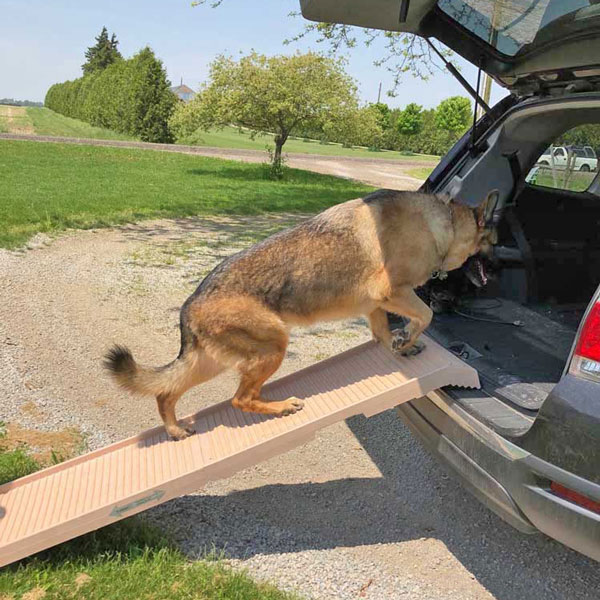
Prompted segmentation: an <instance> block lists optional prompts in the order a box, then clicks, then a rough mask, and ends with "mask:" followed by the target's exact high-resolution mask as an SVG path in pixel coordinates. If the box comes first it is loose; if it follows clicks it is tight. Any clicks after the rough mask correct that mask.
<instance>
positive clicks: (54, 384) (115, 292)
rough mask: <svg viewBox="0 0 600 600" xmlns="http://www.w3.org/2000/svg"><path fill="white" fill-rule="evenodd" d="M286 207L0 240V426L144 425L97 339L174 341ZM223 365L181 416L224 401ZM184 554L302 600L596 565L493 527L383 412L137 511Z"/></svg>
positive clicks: (418, 593) (165, 353)
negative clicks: (191, 300) (226, 261)
mask: <svg viewBox="0 0 600 600" xmlns="http://www.w3.org/2000/svg"><path fill="white" fill-rule="evenodd" d="M297 218H298V217H294V216H289V215H281V216H269V217H262V218H257V217H252V218H240V219H236V218H228V219H182V220H165V221H155V222H144V223H143V224H140V225H135V226H128V227H123V228H116V229H105V230H99V231H87V232H70V233H69V232H68V233H66V234H63V235H61V236H60V237H59V238H58V239H56V240H54V241H52V242H51V243H50V240H49V239H48V238H45V237H44V236H38V237H37V238H35V239H34V240H33V241H32V243H31V244H30V249H29V250H27V251H23V252H8V251H4V250H0V281H2V302H0V388H1V389H2V392H3V393H2V397H3V399H2V403H1V405H0V419H2V420H5V421H12V422H19V423H20V424H21V425H23V426H27V427H32V428H37V429H43V430H55V429H61V428H65V427H67V426H76V427H78V428H80V429H81V430H82V431H83V432H84V433H85V435H86V436H87V439H88V445H89V446H90V447H91V448H96V447H99V446H102V445H104V444H106V443H108V442H110V441H114V440H117V439H119V438H121V437H123V436H125V435H131V434H133V433H135V432H137V431H139V430H140V429H143V428H147V427H150V426H153V425H155V424H157V423H158V422H159V419H158V415H157V412H156V408H155V406H154V403H153V402H152V401H150V400H147V399H140V398H132V397H130V396H128V395H126V394H123V393H121V392H119V391H118V390H116V389H115V388H114V387H113V386H112V385H111V384H110V383H109V382H108V381H107V379H106V377H105V375H104V374H103V373H102V371H101V368H100V360H101V356H102V354H103V352H104V351H105V350H106V348H107V347H108V346H109V344H110V343H111V342H113V341H118V342H122V343H127V344H128V345H130V347H131V348H132V349H133V351H134V353H135V354H136V356H137V357H138V358H139V359H140V361H141V362H144V363H148V364H156V365H158V364H164V363H166V362H167V361H169V360H171V359H172V358H173V357H174V356H175V355H176V353H177V351H178V331H177V321H178V309H179V306H180V305H181V303H182V302H183V301H184V299H185V298H186V296H187V295H188V294H189V292H190V291H191V290H192V289H193V288H194V286H195V284H196V283H197V281H198V280H199V279H200V278H201V277H202V276H203V275H204V274H205V273H206V272H207V271H208V270H209V269H210V268H211V267H212V266H213V265H214V264H215V263H216V262H217V261H219V260H221V259H222V258H223V257H225V256H227V255H229V254H230V253H232V252H234V251H236V250H238V249H240V248H243V247H246V246H247V245H248V244H250V243H252V241H254V240H255V239H258V238H259V237H261V236H262V235H266V234H268V233H271V232H272V231H274V230H275V229H277V228H279V227H283V226H285V225H288V224H291V223H292V222H294V221H295V220H297ZM368 337H369V334H368V331H367V328H366V326H365V323H364V322H363V321H361V320H354V321H346V322H340V323H335V324H324V325H318V326H315V327H312V328H309V329H306V330H298V331H297V332H296V333H295V334H294V335H293V337H292V341H291V344H290V348H289V353H288V358H287V359H286V361H285V362H284V365H283V366H282V368H281V370H280V372H279V375H283V374H285V373H288V372H291V371H294V370H296V369H298V368H300V367H303V366H306V365H308V364H311V363H313V362H315V361H317V360H320V359H323V358H325V357H327V356H330V355H332V354H334V353H337V352H340V351H342V350H345V349H346V348H349V347H351V346H354V345H356V344H358V343H360V342H362V341H364V340H366V339H368ZM234 385H235V381H234V378H233V377H232V376H231V375H230V374H224V375H222V376H221V377H220V378H218V379H216V380H213V381H212V382H209V383H208V384H206V385H204V386H201V387H198V388H196V389H194V390H193V391H192V392H190V393H189V394H188V395H187V396H186V397H185V398H184V400H183V401H182V402H181V403H180V406H179V410H180V414H181V415H183V414H186V413H189V412H193V411H195V410H197V409H198V408H200V407H202V406H205V405H207V404H210V403H213V402H216V401H219V400H223V399H226V398H227V397H229V396H230V395H231V393H232V392H233V390H234ZM146 515H147V517H148V518H149V519H152V520H155V521H156V522H157V523H159V524H160V525H161V526H166V527H168V528H169V529H171V530H172V532H173V533H174V535H175V536H176V538H177V539H178V540H179V541H180V543H181V544H182V546H183V547H184V549H185V550H186V551H187V552H188V553H189V554H190V556H199V555H201V554H202V553H203V552H205V551H206V550H209V551H210V550H212V549H216V550H217V551H224V552H225V553H226V555H227V556H228V557H229V558H230V560H231V561H232V562H233V563H234V564H236V565H237V564H240V565H243V566H244V567H245V568H247V569H249V570H250V572H251V573H253V574H254V575H255V576H256V577H259V578H265V579H269V580H271V581H273V582H275V583H276V584H278V585H279V586H281V587H285V588H289V589H296V590H298V591H299V592H301V593H302V594H305V595H306V596H307V597H309V598H315V599H323V600H325V599H327V600H333V599H335V600H337V599H339V600H346V599H351V598H352V599H354V598H367V599H382V600H383V599H385V600H390V599H395V598H399V599H436V600H437V599H439V600H442V599H444V600H455V599H456V600H459V599H460V600H464V599H477V600H479V599H481V600H483V599H488V598H497V599H501V600H514V599H517V598H544V599H559V598H560V599H577V600H585V599H590V600H591V599H592V598H594V599H597V598H598V590H599V589H600V573H599V572H600V569H598V564H597V563H593V562H592V561H590V560H587V559H585V558H584V557H582V556H581V555H578V554H576V553H575V552H572V551H570V550H568V549H567V548H565V547H563V546H561V545H560V544H558V543H555V542H553V541H551V540H549V539H547V538H544V537H541V536H539V537H528V536H525V535H522V534H520V533H518V532H516V531H514V530H513V529H511V528H510V527H509V526H508V525H505V524H504V523H503V522H502V521H501V520H499V519H498V518H497V517H496V516H495V515H494V514H492V513H491V512H489V511H488V510H486V509H485V508H483V507H482V506H481V505H480V504H479V503H478V502H477V501H476V500H474V499H473V498H472V497H471V496H470V495H468V493H467V492H466V491H464V490H463V489H462V488H461V487H460V485H459V484H458V483H457V482H456V481H455V480H454V479H452V478H449V477H448V476H447V475H446V474H445V473H444V471H443V470H442V469H441V468H440V467H439V466H438V465H437V464H436V463H435V462H434V461H433V459H432V458H430V456H429V455H428V454H427V453H426V452H425V451H424V450H423V449H422V448H421V447H420V446H419V444H418V443H417V442H415V440H414V439H413V438H412V436H411V435H410V433H409V432H408V430H407V429H406V428H405V427H404V426H403V424H402V422H401V421H400V420H399V419H398V417H397V416H396V413H395V411H388V412H386V413H383V414H381V415H378V416H376V417H373V418H371V419H369V420H367V419H364V418H359V417H356V418H353V419H351V420H349V421H348V422H346V423H339V424H337V425H335V426H332V427H330V428H329V429H327V430H324V431H322V432H320V433H319V434H318V435H317V436H316V439H315V440H314V441H312V442H310V443H308V444H306V445H305V446H303V447H301V448H297V449H295V450H293V451H291V452H289V453H287V454H285V455H282V456H278V457H275V458H273V459H271V460H269V461H267V462H265V463H262V464H260V465H257V466H255V467H252V468H249V469H246V470H245V471H243V472H240V473H238V474H237V475H235V476H233V477H231V478H229V479H227V480H223V481H218V482H214V483H211V484H210V485H209V486H207V488H206V489H204V490H202V491H201V492H198V494H196V495H189V496H185V497H183V498H180V499H178V500H174V501H171V502H169V503H168V504H165V505H163V506H162V507H158V508H156V509H153V510H151V511H149V512H148V513H146Z"/></svg>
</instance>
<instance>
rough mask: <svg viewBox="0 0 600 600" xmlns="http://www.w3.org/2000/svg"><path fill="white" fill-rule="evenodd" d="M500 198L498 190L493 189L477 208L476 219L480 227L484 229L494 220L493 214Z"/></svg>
mask: <svg viewBox="0 0 600 600" xmlns="http://www.w3.org/2000/svg"><path fill="white" fill-rule="evenodd" d="M498 198H499V194H498V190H492V191H491V192H489V194H488V195H487V196H486V198H485V200H484V201H483V202H482V203H481V204H480V205H479V206H478V207H477V208H476V209H475V221H477V227H479V229H483V228H484V227H485V226H486V225H487V224H488V223H489V222H490V221H491V220H492V216H493V214H494V211H495V210H496V206H497V205H498Z"/></svg>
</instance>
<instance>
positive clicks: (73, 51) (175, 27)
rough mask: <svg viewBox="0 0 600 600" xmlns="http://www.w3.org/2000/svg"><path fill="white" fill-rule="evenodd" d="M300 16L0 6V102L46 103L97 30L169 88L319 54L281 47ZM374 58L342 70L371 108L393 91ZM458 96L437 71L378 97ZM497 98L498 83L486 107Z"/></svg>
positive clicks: (59, 3) (234, 9)
mask: <svg viewBox="0 0 600 600" xmlns="http://www.w3.org/2000/svg"><path fill="white" fill-rule="evenodd" d="M297 9H298V2H297V0H253V1H250V2H249V1H248V0H224V3H223V5H222V6H221V7H219V8H217V9H211V8H210V7H209V6H199V7H195V8H192V6H191V2H190V0H144V1H142V0H101V1H100V2H98V1H96V2H90V1H89V0H79V1H76V0H51V1H50V2H48V0H45V1H42V0H0V15H2V19H1V20H0V98H1V97H12V98H17V99H29V100H43V99H44V96H45V93H46V90H47V89H48V87H49V86H50V85H52V84H53V83H56V82H59V81H64V80H66V79H74V78H76V77H79V76H80V75H81V68H80V67H81V64H82V62H83V60H84V57H83V53H84V51H85V49H86V48H87V47H88V46H90V45H92V43H93V41H94V37H95V36H96V35H97V34H98V32H99V31H100V29H101V28H102V26H103V25H106V27H107V28H108V29H109V31H110V32H113V31H114V32H115V33H116V34H117V37H118V38H119V41H120V49H121V52H122V53H123V55H124V56H131V55H132V54H133V53H135V52H136V51H137V50H139V49H140V48H142V47H143V46H145V45H149V46H151V47H152V48H153V49H154V51H155V52H156V54H157V55H158V56H159V57H160V58H161V59H162V60H163V62H164V64H165V66H166V68H167V72H168V74H169V78H170V79H171V81H172V82H173V83H179V81H180V78H181V77H183V78H184V82H185V83H187V84H188V85H189V86H190V87H192V88H194V89H196V88H197V87H198V85H199V84H200V83H201V82H202V81H204V80H205V78H206V76H207V73H208V65H209V63H210V62H211V60H212V59H213V58H214V57H215V56H216V55H217V54H220V53H228V54H233V55H235V54H237V53H239V52H243V53H246V52H249V51H250V50H251V49H254V50H257V51H258V52H262V53H265V54H280V53H290V52H293V51H294V50H295V49H299V50H301V51H305V50H308V49H313V50H319V49H320V48H321V46H320V45H319V44H317V43H316V42H315V40H314V38H313V39H308V40H304V41H302V42H301V43H298V44H292V45H290V46H284V45H283V43H282V41H283V40H284V39H285V38H287V37H291V36H292V35H294V33H297V32H298V31H299V30H300V29H301V28H302V23H303V20H302V19H301V18H299V17H298V18H292V17H289V16H288V14H289V12H290V11H292V10H297ZM380 53H381V49H380V48H378V47H373V48H370V49H366V48H364V47H359V48H356V49H354V50H353V51H352V52H351V53H350V54H348V58H349V63H348V66H347V70H348V72H349V73H350V74H351V75H352V76H353V77H354V78H355V79H356V81H357V83H358V85H359V89H360V94H361V97H362V99H363V100H365V101H368V102H373V101H376V100H377V90H378V87H379V82H383V90H384V92H385V90H386V89H388V88H389V87H390V86H391V77H390V75H389V74H388V73H386V71H385V69H383V68H375V67H374V66H373V60H374V59H375V58H376V57H377V56H379V55H380ZM454 62H455V63H456V64H458V65H460V66H461V68H462V73H463V74H464V75H465V76H466V77H467V79H468V80H469V81H471V82H474V81H475V77H476V72H475V69H474V68H473V67H472V66H471V65H469V64H468V63H466V62H465V61H462V60H461V59H460V58H455V59H454ZM457 94H460V95H466V93H465V92H464V91H463V89H462V87H461V86H460V85H459V84H458V83H457V82H456V81H455V80H454V79H453V78H452V76H451V75H448V74H446V73H443V72H439V73H437V74H436V75H435V76H434V77H433V78H432V79H431V80H430V81H427V82H423V81H421V80H419V79H415V78H413V77H412V76H411V75H406V76H405V77H404V79H403V82H402V85H401V87H400V88H399V90H398V96H397V97H396V98H393V99H390V98H385V96H384V95H383V94H382V97H383V99H384V100H385V101H386V102H388V104H390V106H404V105H406V104H408V103H409V102H417V103H418V104H422V105H423V106H425V107H433V106H436V105H437V104H438V103H439V102H440V100H443V99H444V98H446V97H448V96H453V95H457ZM503 95H504V91H503V90H502V89H501V88H499V87H497V86H496V85H495V84H494V90H493V96H492V100H493V101H495V100H498V99H499V98H501V97H502V96H503Z"/></svg>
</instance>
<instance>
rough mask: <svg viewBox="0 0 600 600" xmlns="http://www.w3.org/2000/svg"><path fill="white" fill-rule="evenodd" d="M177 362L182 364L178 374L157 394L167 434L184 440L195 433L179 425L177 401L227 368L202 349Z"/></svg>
mask: <svg viewBox="0 0 600 600" xmlns="http://www.w3.org/2000/svg"><path fill="white" fill-rule="evenodd" d="M176 362H181V364H180V365H178V366H177V367H176V372H175V373H174V376H173V377H172V379H171V384H170V385H169V386H168V388H167V389H165V390H164V391H163V392H161V393H159V394H157V396H156V403H157V405H158V412H159V414H160V416H161V418H162V420H163V422H164V424H165V429H166V430H167V433H168V434H169V435H170V436H171V437H172V438H173V439H176V440H182V439H184V438H186V437H188V436H190V435H192V434H193V433H194V431H193V430H192V429H190V428H184V427H181V426H180V425H179V424H178V423H177V416H176V415H175V405H176V404H177V401H178V400H179V398H181V396H183V394H185V393H186V392H187V391H188V390H189V389H190V388H192V387H194V386H196V385H198V384H199V383H203V382H205V381H208V380H209V379H212V378H213V377H215V376H216V375H218V374H219V373H221V372H222V371H223V370H224V369H225V367H224V366H223V365H220V364H219V363H217V362H216V361H215V360H213V359H212V358H210V357H209V356H208V355H207V354H206V353H205V352H204V350H203V349H201V348H198V349H194V350H191V351H190V352H189V353H187V354H186V355H185V356H183V357H181V358H178V359H177V361H176Z"/></svg>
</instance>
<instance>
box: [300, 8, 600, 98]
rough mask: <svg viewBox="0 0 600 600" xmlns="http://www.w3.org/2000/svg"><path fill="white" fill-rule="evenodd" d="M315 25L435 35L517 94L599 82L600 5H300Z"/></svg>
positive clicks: (424, 35)
mask: <svg viewBox="0 0 600 600" xmlns="http://www.w3.org/2000/svg"><path fill="white" fill-rule="evenodd" d="M300 5H301V8H302V14H303V16H304V17H306V18H307V19H310V20H312V21H320V22H326V23H339V24H346V25H357V26H360V27H366V28H370V29H383V30H387V31H399V32H407V33H414V34H416V35H420V36H422V37H427V38H429V37H432V38H436V39H438V40H439V41H440V42H442V43H443V44H445V45H446V46H448V47H449V48H451V49H452V50H454V51H455V52H456V53H457V54H459V55H461V56H462V57H464V58H466V59H467V60H468V61H470V62H472V63H473V64H476V65H478V66H479V65H481V67H482V68H483V70H484V71H486V72H487V73H489V74H490V75H491V76H492V77H494V79H496V81H497V82H498V83H499V84H500V85H503V86H505V87H508V88H511V89H514V88H518V87H521V86H524V85H527V86H531V85H535V84H541V85H546V84H549V83H550V84H551V83H553V82H555V83H558V84H560V83H563V84H564V82H568V81H573V80H577V79H586V78H592V79H598V80H600V0H300Z"/></svg>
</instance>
